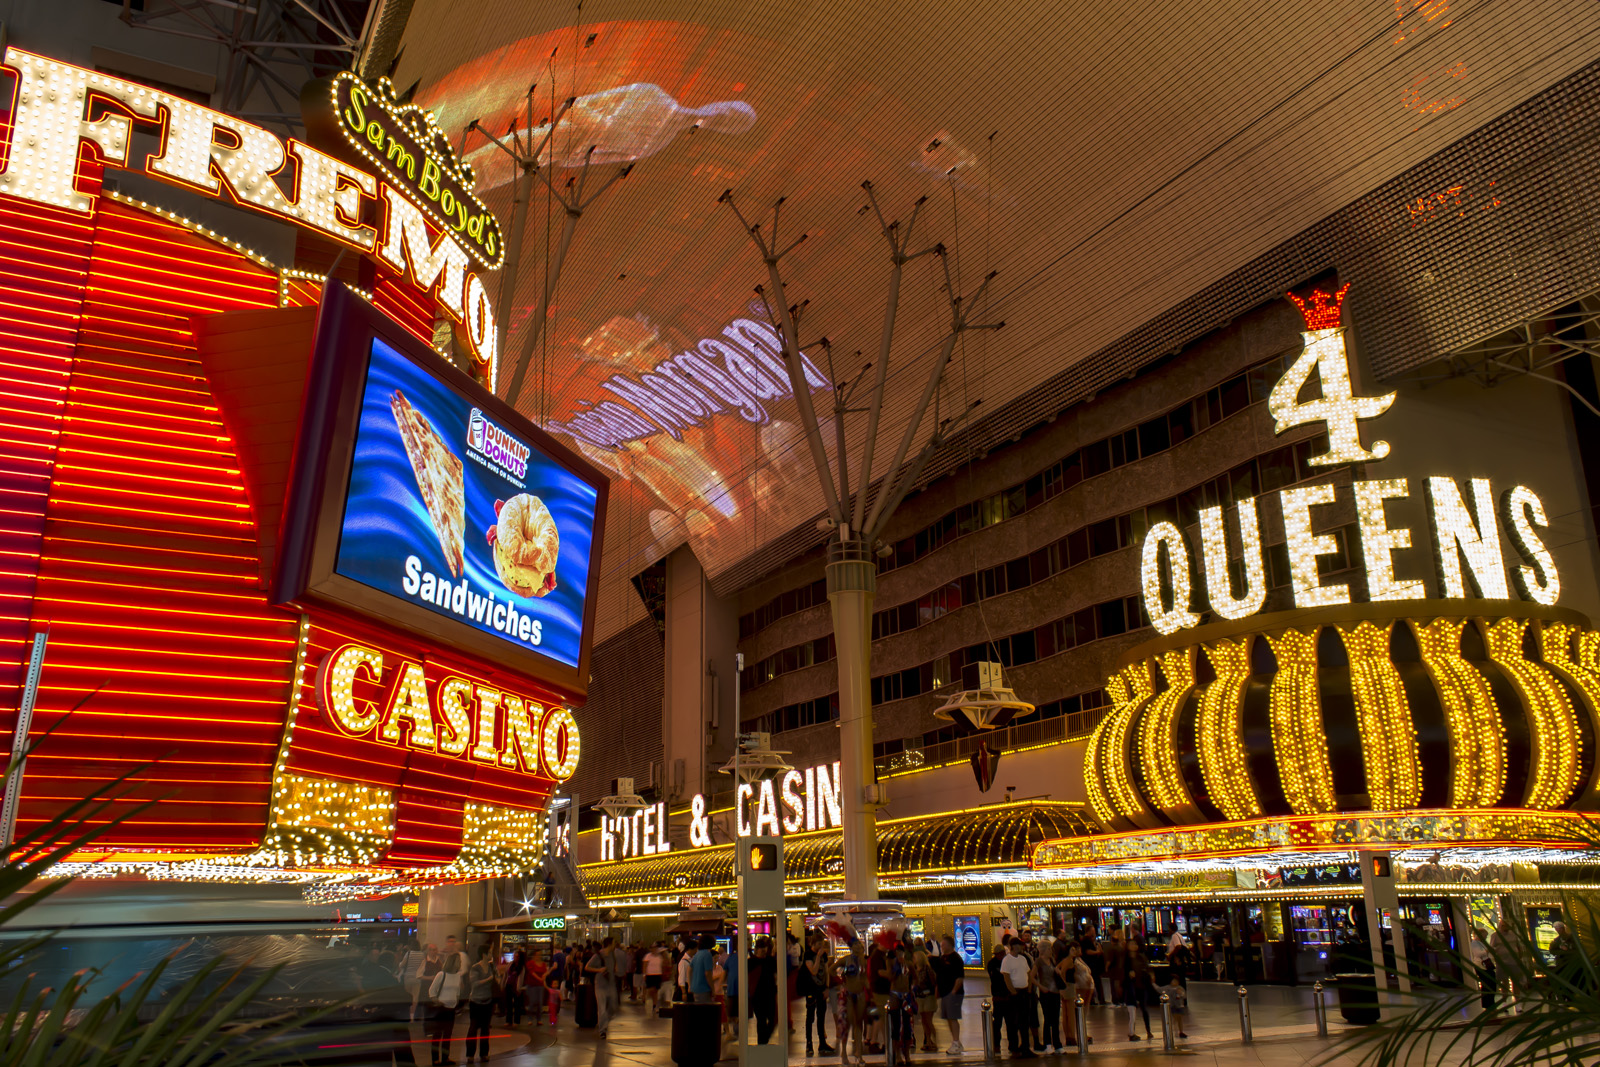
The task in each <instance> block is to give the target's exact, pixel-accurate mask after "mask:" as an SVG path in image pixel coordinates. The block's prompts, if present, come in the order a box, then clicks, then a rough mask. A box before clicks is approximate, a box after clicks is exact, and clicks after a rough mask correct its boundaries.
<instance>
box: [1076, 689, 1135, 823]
mask: <svg viewBox="0 0 1600 1067" xmlns="http://www.w3.org/2000/svg"><path fill="white" fill-rule="evenodd" d="M1106 695H1107V696H1108V697H1110V699H1111V711H1110V712H1109V713H1108V714H1106V716H1105V717H1104V718H1102V719H1101V720H1100V722H1099V723H1098V724H1096V726H1095V728H1094V732H1093V733H1091V734H1090V735H1089V746H1088V747H1087V748H1086V749H1084V753H1083V787H1084V792H1085V793H1086V794H1087V795H1088V799H1089V809H1090V810H1091V811H1093V812H1094V817H1095V818H1096V819H1098V820H1099V821H1100V825H1101V826H1104V827H1107V828H1109V827H1110V826H1111V825H1112V821H1113V820H1114V819H1115V818H1116V817H1117V809H1116V808H1115V807H1113V806H1112V804H1111V796H1110V794H1109V793H1107V792H1106V787H1105V781H1106V762H1107V756H1106V739H1107V738H1108V737H1110V736H1111V723H1112V721H1113V720H1114V719H1115V718H1116V716H1117V711H1118V709H1119V708H1121V707H1122V705H1124V704H1126V703H1127V700H1128V687H1127V685H1126V684H1125V683H1124V682H1123V681H1122V677H1121V676H1120V675H1112V676H1111V677H1110V678H1109V679H1107V681H1106Z"/></svg>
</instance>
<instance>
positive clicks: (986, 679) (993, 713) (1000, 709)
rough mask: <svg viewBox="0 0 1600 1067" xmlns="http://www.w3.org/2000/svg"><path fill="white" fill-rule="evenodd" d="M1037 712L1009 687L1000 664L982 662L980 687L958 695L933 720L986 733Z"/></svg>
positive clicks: (945, 704)
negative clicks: (1019, 717)
mask: <svg viewBox="0 0 1600 1067" xmlns="http://www.w3.org/2000/svg"><path fill="white" fill-rule="evenodd" d="M1033 710H1034V709H1033V705H1032V704H1029V703H1028V702H1027V701H1025V700H1018V699H1017V694H1016V693H1015V692H1013V691H1012V690H1010V689H1008V688H1006V685H1005V682H1004V680H1003V679H1002V678H1001V676H1000V664H998V663H979V664H978V687H977V688H976V689H964V690H962V691H961V692H959V693H955V694H954V695H952V696H951V697H950V699H949V700H947V701H945V702H944V704H943V705H942V706H940V708H939V709H938V710H937V711H935V712H934V713H933V717H934V718H936V719H944V720H945V721H947V722H954V723H956V724H958V725H961V726H965V727H966V728H967V729H968V730H970V731H976V732H982V731H985V730H998V729H1000V728H1001V727H1004V726H1009V725H1010V724H1011V721H1012V720H1013V719H1015V718H1017V717H1018V716H1019V715H1024V716H1025V715H1032V714H1033Z"/></svg>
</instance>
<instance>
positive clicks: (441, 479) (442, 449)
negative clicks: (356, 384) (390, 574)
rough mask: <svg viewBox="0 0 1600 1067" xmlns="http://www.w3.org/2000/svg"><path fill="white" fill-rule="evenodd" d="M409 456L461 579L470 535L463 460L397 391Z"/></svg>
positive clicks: (394, 404) (395, 402)
mask: <svg viewBox="0 0 1600 1067" xmlns="http://www.w3.org/2000/svg"><path fill="white" fill-rule="evenodd" d="M389 410H390V411H392V412H394V421H395V425H397V426H399V427H400V439H401V440H402V441H404V442H405V446H406V457H407V458H408V459H410V460H411V471H412V473H413V474H415V475H416V476H417V488H418V489H420V490H421V491H422V503H423V506H424V507H426V508H427V509H428V519H429V521H431V522H432V523H433V532H434V533H435V534H437V535H438V537H439V547H440V548H441V549H443V550H444V561H445V565H446V566H448V567H449V568H450V576H451V577H452V578H459V577H461V569H462V565H461V553H462V548H463V546H464V544H465V541H466V532H467V494H466V489H465V487H464V486H463V484H462V472H461V459H460V457H458V456H457V455H456V454H455V453H454V452H452V451H450V447H449V446H448V445H446V444H445V443H444V439H443V438H441V437H440V436H439V434H438V431H436V430H435V429H434V428H433V424H432V423H430V422H429V421H428V420H427V418H425V417H424V416H423V415H421V414H419V413H418V412H417V409H416V408H414V407H412V406H411V401H409V400H407V399H406V397H405V394H404V393H402V392H400V390H398V389H396V390H395V391H394V395H393V396H391V397H390V398H389Z"/></svg>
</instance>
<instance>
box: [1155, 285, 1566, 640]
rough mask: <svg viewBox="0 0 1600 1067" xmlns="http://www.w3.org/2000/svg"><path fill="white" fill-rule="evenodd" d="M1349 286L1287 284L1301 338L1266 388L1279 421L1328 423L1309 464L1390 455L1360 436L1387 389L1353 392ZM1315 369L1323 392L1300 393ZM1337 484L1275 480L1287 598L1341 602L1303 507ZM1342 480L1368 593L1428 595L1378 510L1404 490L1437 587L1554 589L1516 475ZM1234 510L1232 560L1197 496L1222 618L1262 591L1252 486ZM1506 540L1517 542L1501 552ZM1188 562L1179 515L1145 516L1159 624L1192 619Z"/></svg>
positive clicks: (1505, 594) (1404, 536)
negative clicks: (1425, 525)
mask: <svg viewBox="0 0 1600 1067" xmlns="http://www.w3.org/2000/svg"><path fill="white" fill-rule="evenodd" d="M1349 288H1350V287H1349V286H1348V285H1346V286H1345V287H1344V288H1342V289H1340V290H1339V291H1338V292H1337V293H1335V294H1333V295H1332V296H1329V295H1328V294H1326V293H1322V292H1316V293H1314V294H1313V295H1312V297H1311V299H1309V300H1306V301H1302V300H1300V299H1299V298H1298V297H1294V296H1291V299H1293V300H1294V301H1295V303H1296V304H1297V305H1298V306H1299V308H1300V311H1301V314H1302V315H1303V316H1304V317H1305V320H1306V327H1307V329H1306V332H1305V333H1304V334H1302V336H1303V337H1304V338H1305V348H1304V349H1303V350H1302V352H1301V354H1300V357H1299V359H1297V360H1296V361H1295V362H1294V364H1293V365H1291V366H1290V367H1289V369H1288V370H1287V371H1286V372H1285V373H1284V375H1283V377H1282V378H1281V379H1280V380H1279V381H1278V383H1277V385H1276V386H1274V387H1273V390H1272V393H1271V395H1270V396H1269V397H1268V399H1267V405H1268V409H1269V410H1270V411H1271V412H1272V416H1273V418H1274V420H1275V425H1274V429H1275V431H1276V432H1277V433H1283V432H1284V431H1285V430H1288V429H1292V428H1293V427H1296V426H1303V425H1310V424H1321V425H1322V426H1324V427H1325V429H1326V431H1327V440H1328V451H1327V452H1326V453H1324V454H1322V455H1319V456H1313V457H1312V458H1311V459H1310V460H1309V463H1310V465H1311V466H1313V467H1334V466H1338V465H1341V464H1346V463H1369V462H1374V461H1377V460H1381V459H1383V458H1384V457H1386V456H1387V455H1389V443H1388V442H1387V441H1374V442H1373V445H1372V448H1371V449H1370V450H1369V449H1367V448H1365V447H1363V446H1362V443H1361V434H1360V424H1361V423H1362V422H1363V421H1366V420H1369V419H1375V418H1377V417H1378V416H1379V415H1382V414H1383V413H1384V412H1386V411H1387V410H1389V408H1390V407H1391V406H1392V405H1393V404H1394V401H1395V394H1394V393H1389V394H1387V395H1386V396H1377V397H1368V396H1356V395H1354V390H1353V388H1352V386H1351V381H1350V362H1349V353H1348V351H1347V349H1346V347H1345V331H1344V327H1342V326H1340V325H1339V316H1340V307H1341V304H1342V303H1343V299H1344V295H1345V293H1346V291H1348V289H1349ZM1313 374H1315V375H1316V378H1317V382H1318V384H1319V385H1320V387H1321V388H1320V395H1319V396H1318V397H1317V398H1316V399H1314V400H1301V399H1300V394H1301V392H1302V390H1303V389H1304V387H1305V386H1306V384H1307V383H1308V382H1309V381H1310V380H1311V377H1312V375H1313ZM1343 491H1344V490H1342V489H1341V488H1335V487H1334V486H1333V485H1329V484H1322V485H1311V486H1304V487H1298V488H1290V489H1284V490H1282V491H1281V492H1280V493H1279V494H1278V500H1279V504H1280V511H1281V514H1282V519H1283V531H1282V532H1283V536H1284V539H1285V540H1286V542H1287V544H1286V548H1287V555H1288V559H1289V574H1290V582H1291V585H1292V586H1293V591H1294V606H1295V607H1296V608H1314V607H1324V606H1329V605H1336V604H1348V603H1350V600H1351V594H1350V586H1349V584H1348V583H1343V582H1338V583H1334V582H1324V581H1323V580H1322V576H1321V574H1320V572H1319V568H1318V560H1319V559H1321V558H1322V557H1324V556H1328V555H1331V554H1333V553H1334V552H1336V551H1337V550H1338V543H1337V541H1336V540H1335V538H1334V537H1333V536H1332V535H1331V534H1326V533H1323V534H1317V533H1313V526H1314V524H1313V521H1312V515H1311V511H1312V508H1315V507H1321V506H1326V505H1329V504H1333V503H1334V502H1335V501H1337V500H1338V499H1339V495H1340V494H1341V492H1343ZM1348 492H1350V493H1351V494H1352V495H1353V497H1354V501H1355V506H1356V518H1357V529H1358V530H1359V534H1360V536H1359V541H1360V546H1361V556H1362V560H1363V562H1364V564H1365V569H1366V578H1367V599H1368V600H1371V601H1375V602H1376V601H1391V600H1421V599H1423V598H1425V597H1426V596H1427V588H1426V586H1425V585H1424V583H1423V582H1422V581H1420V580H1418V579H1414V578H1412V579H1401V578H1398V577H1397V576H1396V574H1395V560H1394V553H1395V552H1396V551H1398V550H1401V549H1408V548H1411V547H1413V544H1414V540H1413V538H1414V535H1415V534H1416V533H1417V531H1413V530H1410V529H1407V528H1404V527H1391V526H1390V525H1389V522H1388V518H1387V516H1386V515H1385V513H1384V503H1385V502H1386V501H1389V500H1399V499H1404V498H1406V497H1408V496H1410V495H1411V494H1412V493H1414V492H1415V493H1417V494H1419V495H1420V494H1426V497H1427V502H1428V512H1429V516H1430V520H1431V521H1430V523H1429V525H1430V527H1431V530H1430V531H1429V532H1430V533H1431V534H1432V537H1433V549H1434V551H1433V562H1434V567H1435V570H1436V573H1437V576H1438V583H1439V591H1440V595H1441V596H1443V597H1445V598H1450V599H1461V598H1466V597H1468V596H1477V597H1480V598H1483V599H1487V600H1508V599H1510V597H1511V590H1512V588H1513V587H1514V588H1515V590H1516V593H1517V595H1518V596H1520V597H1521V598H1523V599H1524V600H1531V601H1534V602H1536V603H1539V604H1547V605H1548V604H1554V603H1555V602H1556V599H1557V597H1559V596H1560V594H1561V579H1560V576H1559V575H1558V574H1557V571H1556V563H1555V558H1554V557H1553V556H1552V555H1551V554H1550V550H1549V549H1548V548H1547V547H1546V546H1545V543H1544V537H1543V535H1542V534H1541V531H1543V530H1545V529H1547V528H1548V527H1549V525H1550V521H1549V517H1548V516H1547V514H1546V512H1545V507H1544V502H1543V501H1541V500H1540V499H1539V496H1538V494H1537V493H1535V492H1534V491H1533V490H1532V489H1529V488H1528V487H1527V486H1525V485H1515V486H1510V487H1501V489H1500V490H1499V493H1498V497H1497V494H1496V490H1495V487H1494V486H1492V485H1491V484H1490V482H1489V479H1487V478H1469V479H1467V482H1466V486H1465V490H1463V486H1462V485H1461V484H1460V483H1458V482H1457V481H1456V479H1455V478H1451V477H1442V476H1435V477H1429V478H1428V479H1426V485H1416V486H1413V485H1412V484H1411V482H1410V480H1409V479H1406V478H1379V479H1371V480H1364V481H1357V482H1354V483H1353V484H1352V485H1351V486H1350V488H1349V490H1348ZM1237 513H1238V514H1237V526H1238V528H1237V530H1236V531H1235V534H1236V536H1237V543H1238V544H1239V546H1240V550H1241V555H1242V559H1238V560H1236V559H1235V557H1234V556H1233V553H1232V551H1231V549H1230V547H1229V542H1230V537H1229V535H1228V530H1227V527H1226V525H1225V524H1224V522H1223V513H1222V508H1221V507H1208V508H1203V509H1201V510H1200V513H1199V525H1200V540H1201V560H1202V566H1203V569H1204V575H1205V589H1206V597H1207V600H1208V602H1209V606H1210V608H1211V610H1212V611H1213V612H1215V613H1216V614H1217V615H1218V616H1219V617H1220V618H1223V619H1243V618H1247V617H1248V616H1251V615H1254V614H1255V613H1256V612H1258V611H1260V610H1261V608H1262V605H1263V604H1265V602H1266V598H1267V579H1266V566H1265V561H1264V557H1263V553H1262V548H1261V546H1262V532H1261V518H1260V514H1259V510H1258V507H1257V501H1256V498H1254V497H1251V498H1248V499H1244V500H1240V501H1238V502H1237ZM1424 536H1426V535H1424ZM1507 541H1509V542H1510V549H1511V552H1512V553H1514V556H1513V557H1512V558H1511V559H1509V560H1508V558H1507V556H1508V553H1507V551H1506V542H1507ZM1508 562H1509V564H1510V566H1509V568H1508V566H1507V564H1508ZM1241 564H1242V566H1241ZM1194 569H1195V567H1194V561H1193V559H1192V558H1191V552H1190V548H1189V543H1188V540H1187V539H1186V538H1185V536H1184V534H1183V532H1182V531H1181V530H1180V529H1179V528H1178V526H1177V524H1175V523H1173V522H1158V523H1155V524H1153V525H1152V526H1151V527H1150V529H1149V531H1148V532H1147V533H1146V534H1145V539H1144V549H1143V554H1142V559H1141V578H1142V582H1143V590H1144V603H1145V610H1146V612H1147V613H1148V614H1149V616H1150V621H1151V623H1152V624H1153V625H1154V626H1155V628H1156V630H1157V631H1158V632H1160V633H1162V634H1170V633H1175V632H1177V631H1178V630H1181V629H1185V628H1187V627H1192V626H1196V625H1198V624H1199V622H1200V615H1199V613H1198V612H1197V611H1196V610H1195V595H1194V588H1193V585H1194V578H1193V577H1192V571H1193V570H1194ZM1508 570H1509V581H1508ZM1236 578H1242V588H1236V584H1238V583H1236Z"/></svg>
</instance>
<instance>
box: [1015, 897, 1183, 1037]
mask: <svg viewBox="0 0 1600 1067" xmlns="http://www.w3.org/2000/svg"><path fill="white" fill-rule="evenodd" d="M1193 955H1194V954H1193V951H1192V949H1191V947H1190V945H1189V943H1188V942H1187V941H1185V940H1184V938H1183V936H1182V935H1181V934H1179V933H1173V934H1172V935H1171V937H1170V938H1169V939H1168V941H1167V943H1166V945H1165V946H1162V945H1160V944H1159V943H1157V944H1156V945H1154V946H1149V945H1147V944H1146V942H1145V941H1144V939H1143V938H1142V937H1137V936H1136V937H1133V938H1125V937H1124V936H1123V931H1122V930H1120V929H1117V928H1113V929H1111V930H1110V931H1109V932H1108V933H1107V937H1106V940H1105V941H1104V942H1097V941H1096V940H1095V938H1094V937H1093V935H1092V934H1088V933H1085V934H1083V935H1082V936H1081V937H1080V938H1077V939H1073V938H1066V937H1059V938H1053V939H1048V938H1047V939H1043V940H1038V941H1036V940H1035V939H1034V937H1033V935H1032V933H1031V932H1030V931H1028V930H1023V931H1022V932H1021V933H1020V934H1016V935H1011V934H1007V935H1005V936H1003V937H1002V938H1001V939H1000V942H999V943H998V944H996V945H995V947H994V952H993V954H992V955H991V956H990V957H989V961H988V963H987V965H986V966H985V968H984V970H985V971H986V972H987V973H988V976H989V995H990V998H991V1001H992V1003H993V1009H994V1010H993V1015H992V1017H991V1019H990V1027H991V1034H990V1039H991V1042H992V1045H993V1047H994V1048H995V1049H996V1050H998V1049H999V1048H1000V1039H1001V1034H1002V1029H1003V1030H1004V1036H1005V1041H1006V1047H1007V1049H1008V1051H1009V1052H1010V1054H1011V1056H1012V1057H1013V1058H1014V1059H1031V1058H1033V1057H1035V1056H1037V1055H1038V1054H1039V1053H1041V1052H1045V1051H1050V1050H1053V1051H1056V1052H1061V1051H1064V1050H1065V1049H1067V1048H1068V1047H1071V1046H1075V1045H1077V1044H1078V1043H1079V1032H1078V1027H1079V1025H1080V1018H1079V1009H1080V1006H1081V1007H1082V1008H1083V1009H1088V1008H1089V1007H1090V1006H1092V1005H1096V1004H1101V1005H1107V1006H1110V1007H1112V1008H1113V1009H1117V1008H1121V1009H1124V1010H1126V1012H1127V1017H1128V1040H1129V1041H1140V1040H1150V1039H1152V1038H1153V1037H1154V1036H1155V1035H1154V1033H1153V1032H1152V1030H1151V1028H1150V1011H1151V1009H1152V1008H1154V1009H1156V1010H1157V1011H1158V1012H1159V1011H1160V1009H1161V998H1162V996H1163V995H1165V996H1166V998H1167V1004H1168V1006H1169V1007H1170V1008H1171V1010H1172V1016H1173V1020H1174V1022H1175V1024H1176V1025H1177V1028H1178V1035H1177V1036H1179V1037H1188V1036H1189V1035H1188V1034H1186V1033H1185V1032H1184V1030H1183V1017H1184V1015H1185V1014H1186V1012H1187V1010H1188V978H1187V972H1188V970H1189V967H1190V966H1191V964H1192V961H1193ZM1156 956H1160V957H1161V958H1162V962H1163V963H1165V964H1166V965H1167V966H1166V967H1164V968H1163V970H1164V971H1165V972H1166V975H1165V981H1164V982H1159V983H1158V980H1157V977H1156V971H1155V968H1154V967H1153V966H1152V958H1153V957H1156ZM1141 1028H1142V1029H1143V1031H1144V1033H1143V1035H1141V1034H1140V1033H1139V1030H1140V1029H1141ZM1082 1037H1083V1044H1085V1045H1087V1044H1092V1043H1093V1041H1094V1038H1092V1037H1090V1036H1089V1035H1088V1034H1087V1033H1085V1034H1083V1035H1082Z"/></svg>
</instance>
